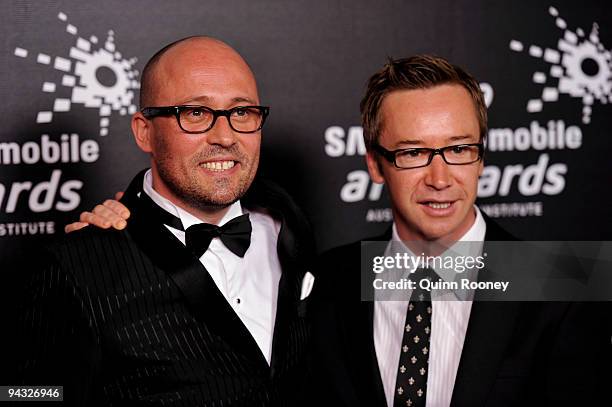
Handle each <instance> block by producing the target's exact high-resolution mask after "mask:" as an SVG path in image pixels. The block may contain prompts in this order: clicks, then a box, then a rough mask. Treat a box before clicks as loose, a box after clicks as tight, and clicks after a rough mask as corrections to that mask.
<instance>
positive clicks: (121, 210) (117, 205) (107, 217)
mask: <svg viewBox="0 0 612 407" xmlns="http://www.w3.org/2000/svg"><path fill="white" fill-rule="evenodd" d="M122 196H123V192H117V193H116V194H115V199H107V200H106V201H104V203H102V204H101V205H100V204H98V205H96V207H95V208H93V210H92V211H91V212H81V216H80V217H79V222H73V223H70V224H69V225H66V227H65V228H64V231H65V232H66V233H70V232H74V231H75V230H79V229H83V228H84V227H85V226H89V225H93V226H96V227H99V228H102V229H108V228H110V227H111V226H112V227H113V228H115V229H117V230H122V229H124V228H125V227H126V226H127V222H126V221H127V219H128V218H129V217H130V211H129V209H128V208H126V207H125V205H123V204H122V203H121V202H119V199H121V197H122Z"/></svg>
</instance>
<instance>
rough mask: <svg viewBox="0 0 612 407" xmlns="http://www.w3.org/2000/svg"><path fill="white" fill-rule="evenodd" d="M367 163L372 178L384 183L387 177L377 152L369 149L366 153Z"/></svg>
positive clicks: (376, 181) (378, 182)
mask: <svg viewBox="0 0 612 407" xmlns="http://www.w3.org/2000/svg"><path fill="white" fill-rule="evenodd" d="M366 164H367V165H368V172H369V173H370V179H371V180H372V181H373V182H375V183H377V184H384V183H385V177H384V176H383V173H382V168H381V163H380V162H379V161H378V156H377V155H376V153H375V152H373V151H372V150H368V152H367V153H366Z"/></svg>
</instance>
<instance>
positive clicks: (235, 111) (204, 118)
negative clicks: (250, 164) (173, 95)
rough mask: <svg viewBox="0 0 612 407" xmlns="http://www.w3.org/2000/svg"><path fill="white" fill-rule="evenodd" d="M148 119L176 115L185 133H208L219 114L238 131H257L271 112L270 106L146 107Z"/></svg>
mask: <svg viewBox="0 0 612 407" xmlns="http://www.w3.org/2000/svg"><path fill="white" fill-rule="evenodd" d="M140 112H141V113H142V115H143V116H144V117H146V118H147V119H152V118H154V117H157V116H170V115H174V116H175V117H176V121H177V122H178V125H179V127H180V128H181V130H183V131H184V132H185V133H189V134H198V133H206V132H207V131H208V130H210V129H212V128H213V126H214V125H215V122H216V121H217V118H218V117H219V116H225V117H226V118H227V121H228V122H229V125H230V127H231V128H232V130H234V131H236V132H238V133H255V132H256V131H259V130H261V128H262V127H263V125H264V122H265V121H266V117H268V114H269V113H270V108H269V107H268V106H236V107H232V108H231V109H227V110H215V109H211V108H210V107H207V106H198V105H181V106H162V107H145V108H143V109H142V110H141V111H140Z"/></svg>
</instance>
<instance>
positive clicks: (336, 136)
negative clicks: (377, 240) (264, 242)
mask: <svg viewBox="0 0 612 407" xmlns="http://www.w3.org/2000/svg"><path fill="white" fill-rule="evenodd" d="M0 7H1V8H2V12H1V13H0V33H1V35H0V38H2V48H1V49H0V95H2V98H1V101H0V117H1V118H2V119H1V120H2V121H1V126H0V248H1V250H2V251H3V252H4V254H5V255H6V254H7V253H8V255H9V256H10V255H12V254H13V253H15V252H16V251H17V250H20V249H25V250H27V251H29V250H30V249H31V248H33V247H37V246H39V245H40V244H42V243H44V242H45V241H47V240H48V239H52V238H54V237H57V236H60V235H61V234H63V227H64V225H65V224H66V223H67V222H69V221H70V220H75V219H77V217H78V214H79V213H80V212H81V211H82V210H85V209H89V208H91V207H92V206H93V205H94V204H95V203H97V202H101V201H102V200H103V199H105V198H108V197H111V196H112V194H113V193H114V192H115V191H120V190H123V189H124V188H125V187H126V185H127V183H128V182H129V180H130V179H131V178H132V176H133V175H134V174H135V173H136V172H137V171H139V170H140V169H142V168H144V167H146V166H148V157H147V156H146V155H145V154H143V153H141V152H140V150H138V148H137V147H136V145H135V143H134V141H133V139H132V135H131V131H130V128H129V122H130V115H131V114H132V113H134V112H135V111H136V109H138V106H139V104H138V89H139V78H140V73H141V70H142V68H143V66H144V64H145V62H146V61H147V59H148V58H149V57H150V56H151V55H152V54H153V53H154V52H155V51H157V50H158V49H159V48H161V47H162V46H164V45H165V44H167V43H169V42H172V41H174V40H176V39H179V38H182V37H186V36H190V35H198V34H205V35H211V36H214V37H218V38H220V39H222V40H224V41H226V42H228V43H229V44H230V45H232V46H233V47H235V48H236V49H237V50H238V51H239V52H240V53H241V54H242V55H243V56H244V57H245V59H246V60H247V61H248V62H249V63H250V64H251V66H252V68H253V71H254V72H255V75H256V77H257V80H258V84H259V88H260V95H261V97H262V102H263V103H264V104H267V105H269V106H271V115H270V117H269V121H268V122H267V124H266V127H265V128H264V132H263V152H262V160H263V161H262V167H261V170H262V171H263V172H264V173H265V174H266V175H267V176H269V177H271V178H273V179H275V180H276V181H278V182H279V183H280V184H282V185H283V186H284V187H285V188H286V189H287V190H289V191H290V192H291V193H292V194H293V196H294V197H295V199H296V200H297V201H298V202H299V203H300V204H301V206H302V207H303V208H304V210H305V211H306V212H307V214H308V216H309V217H310V219H311V220H312V223H313V226H314V229H315V232H316V234H317V239H318V246H319V249H320V250H324V249H327V248H330V247H332V246H335V245H339V244H342V243H346V242H348V241H352V240H356V239H359V238H361V237H366V236H370V235H373V234H375V233H378V232H380V231H382V230H383V229H384V228H386V227H387V226H388V224H389V221H390V219H391V212H390V209H389V202H388V199H387V197H386V192H385V189H384V187H381V186H380V185H376V184H373V183H372V182H371V181H370V179H369V176H368V173H367V171H366V167H365V163H364V157H363V156H364V154H365V148H364V143H363V139H362V129H361V127H360V125H359V124H360V119H359V108H358V106H359V101H360V98H361V96H362V94H363V91H364V88H365V83H366V80H367V79H368V77H369V76H370V75H371V74H372V73H373V72H374V71H376V70H378V69H379V68H380V67H381V66H382V65H383V64H384V63H385V61H386V59H387V57H404V56H408V55H411V54H415V53H434V54H437V55H441V56H444V57H447V58H448V59H450V60H451V61H452V62H454V63H456V64H459V65H461V66H463V67H465V68H466V69H467V70H469V71H470V72H472V73H473V74H474V75H475V76H476V77H477V78H478V80H479V81H480V82H481V86H482V89H483V91H484V94H485V96H486V101H487V104H488V107H489V115H490V121H489V126H490V130H489V134H488V144H487V150H486V167H485V170H484V173H483V175H482V178H481V182H480V185H479V193H478V195H479V204H480V207H481V208H482V209H483V210H484V211H485V212H486V213H488V214H489V215H490V216H491V217H494V218H497V219H498V220H499V222H500V223H501V224H502V225H504V226H505V227H507V228H508V229H509V230H510V231H511V232H513V233H514V234H516V235H518V236H520V237H522V238H525V239H531V240H535V239H547V240H566V239H567V240H569V239H572V240H602V239H608V238H609V237H610V235H611V234H612V233H611V232H610V226H611V225H612V222H611V221H612V215H611V212H612V211H611V209H610V207H611V205H610V203H609V201H610V197H611V196H612V192H611V190H612V138H611V136H612V62H611V61H612V57H611V52H610V49H611V48H612V5H610V4H609V3H607V2H603V1H599V0H596V1H581V2H575V1H569V0H556V1H546V2H543V1H529V2H527V1H525V2H508V1H490V0H487V1H485V0H481V1H475V0H471V1H461V2H456V1H450V0H428V1H406V0H401V1H400V0H393V1H392V0H389V1H378V2H372V1H367V0H351V1H340V0H338V1H333V0H329V1H320V2H319V1H314V2H313V1H284V0H266V1H256V2H255V1H247V0H223V1H213V0H207V1H201V0H190V1H180V2H168V1H154V0H147V1H141V0H135V1H129V2H125V1H119V0H109V1H82V0H71V1H68V0H66V1H44V2H41V1H17V0H13V1H3V2H2V3H0Z"/></svg>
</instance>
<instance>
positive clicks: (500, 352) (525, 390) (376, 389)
mask: <svg viewBox="0 0 612 407" xmlns="http://www.w3.org/2000/svg"><path fill="white" fill-rule="evenodd" d="M486 222H487V232H486V237H485V247H486V241H508V240H515V239H514V238H513V237H512V236H511V235H509V234H508V233H507V232H505V231H504V230H503V229H501V228H500V227H499V226H498V225H497V224H496V223H495V222H493V221H492V220H490V219H488V218H487V219H486ZM390 238H391V231H390V229H389V230H388V231H387V233H385V234H384V235H382V236H378V237H375V238H372V239H367V240H371V241H385V242H386V241H388V240H389V239H390ZM380 254H381V255H382V253H380ZM359 259H360V242H355V243H353V244H349V245H346V246H342V247H339V248H336V249H332V250H331V251H329V252H327V253H326V254H324V255H323V256H321V258H320V260H319V262H318V265H317V267H316V268H315V270H316V275H317V285H316V286H315V287H314V289H313V294H312V296H313V299H312V300H313V304H316V307H315V311H314V315H313V321H314V326H313V343H314V349H315V350H314V354H315V358H314V368H313V372H314V373H313V376H312V377H313V379H312V380H313V381H314V382H315V384H314V387H315V388H319V389H320V391H319V392H318V393H316V395H314V398H313V400H312V402H313V403H314V402H316V401H317V398H321V397H322V398H323V399H324V400H325V401H327V402H329V403H330V405H335V406H369V407H378V406H380V407H383V406H386V399H385V394H384V389H383V384H382V381H381V377H380V372H379V369H378V361H377V359H376V353H375V348H374V339H373V315H374V303H373V302H366V301H361V300H360V292H361V287H360V279H359V274H360V264H359ZM609 310H610V306H609V304H605V303H603V304H602V303H592V304H584V303H581V304H578V303H561V302H557V303H543V302H483V301H474V303H473V305H472V310H471V313H470V320H469V323H468V328H467V332H466V338H465V342H464V347H463V351H462V354H461V359H460V364H459V368H458V372H457V378H456V381H455V386H454V389H453V395H452V401H451V405H452V406H460V407H463V406H466V407H478V406H531V405H537V406H546V405H551V406H556V405H566V404H565V403H570V404H572V403H573V405H598V403H595V401H599V402H601V401H600V400H598V397H600V395H601V394H602V393H603V386H604V384H605V379H604V377H608V378H609V370H610V368H609V365H608V363H609V361H610V313H609ZM398 352H399V349H398ZM609 400H610V397H608V403H609Z"/></svg>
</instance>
